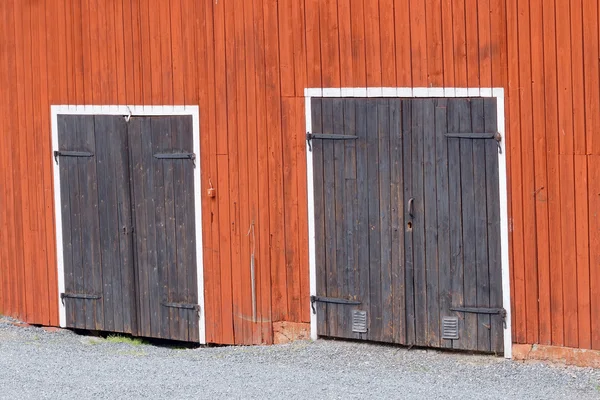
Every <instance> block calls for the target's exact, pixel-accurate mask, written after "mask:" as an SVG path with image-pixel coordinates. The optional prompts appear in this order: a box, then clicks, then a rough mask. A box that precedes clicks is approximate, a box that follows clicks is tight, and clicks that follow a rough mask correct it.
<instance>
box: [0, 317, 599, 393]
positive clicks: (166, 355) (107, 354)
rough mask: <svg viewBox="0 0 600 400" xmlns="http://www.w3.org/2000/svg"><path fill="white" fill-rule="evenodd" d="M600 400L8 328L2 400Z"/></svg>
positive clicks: (381, 351) (285, 354) (418, 363)
mask: <svg viewBox="0 0 600 400" xmlns="http://www.w3.org/2000/svg"><path fill="white" fill-rule="evenodd" d="M57 398H60V399H117V398H124V399H215V398H236V399H237V398H239V399H242V398H243V399H260V398H279V399H354V398H369V399H379V398H381V399H384V398H389V399H475V398H477V399H578V400H584V399H600V371H599V370H593V369H587V368H576V367H564V366H556V365H545V364H541V363H535V364H534V363H526V364H524V363H517V362H511V361H506V360H504V359H501V358H497V357H489V356H479V355H476V356H474V355H464V354H454V353H442V352H437V351H424V350H407V349H405V348H400V347H393V346H382V345H375V344H364V343H351V342H343V341H324V340H320V341H317V342H314V343H312V342H297V343H294V344H290V345H280V346H257V347H211V348H197V349H176V348H170V347H165V346H154V345H148V344H141V345H140V344H135V343H114V342H112V341H109V340H105V339H101V338H94V337H87V336H80V335H77V334H75V333H73V332H70V331H59V332H46V331H44V330H42V329H40V328H34V327H29V328H21V327H16V326H13V325H12V324H9V323H7V321H6V320H5V319H4V320H3V319H0V399H57Z"/></svg>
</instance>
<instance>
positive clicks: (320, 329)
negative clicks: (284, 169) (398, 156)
mask: <svg viewBox="0 0 600 400" xmlns="http://www.w3.org/2000/svg"><path fill="white" fill-rule="evenodd" d="M322 110H323V106H322V99H320V98H313V99H312V104H311V113H312V115H311V119H312V130H313V131H314V132H322V131H323V113H322ZM312 153H313V154H312V157H313V177H314V178H313V188H314V193H315V195H314V196H315V204H314V207H315V221H314V223H315V259H316V276H317V288H316V289H317V296H326V295H327V265H326V261H327V260H326V259H325V244H326V242H325V188H324V162H325V160H324V154H323V153H324V152H323V141H322V140H315V141H313V142H312ZM314 307H315V309H316V312H317V334H318V335H322V336H326V335H327V305H326V304H324V303H316V304H315V305H314Z"/></svg>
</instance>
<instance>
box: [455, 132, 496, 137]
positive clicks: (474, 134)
mask: <svg viewBox="0 0 600 400" xmlns="http://www.w3.org/2000/svg"><path fill="white" fill-rule="evenodd" d="M444 136H446V137H448V138H457V139H494V138H495V137H496V132H481V133H474V132H468V133H455V132H448V133H445V134H444Z"/></svg>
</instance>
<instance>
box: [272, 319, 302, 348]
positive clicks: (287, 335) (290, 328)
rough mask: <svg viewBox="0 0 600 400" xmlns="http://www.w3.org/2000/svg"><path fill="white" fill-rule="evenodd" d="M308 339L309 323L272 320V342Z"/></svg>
mask: <svg viewBox="0 0 600 400" xmlns="http://www.w3.org/2000/svg"><path fill="white" fill-rule="evenodd" d="M309 339H310V324H307V323H298V322H287V321H282V322H274V323H273V343H274V344H284V343H291V342H294V341H296V340H309Z"/></svg>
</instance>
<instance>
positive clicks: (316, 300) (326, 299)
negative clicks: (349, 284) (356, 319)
mask: <svg viewBox="0 0 600 400" xmlns="http://www.w3.org/2000/svg"><path fill="white" fill-rule="evenodd" d="M315 303H333V304H347V305H359V304H362V303H361V302H360V301H356V300H347V299H341V298H338V297H323V296H310V304H311V306H312V310H313V314H316V313H317V310H316V309H315Z"/></svg>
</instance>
